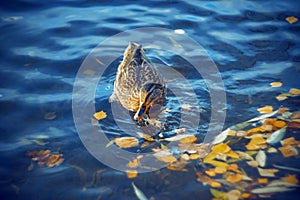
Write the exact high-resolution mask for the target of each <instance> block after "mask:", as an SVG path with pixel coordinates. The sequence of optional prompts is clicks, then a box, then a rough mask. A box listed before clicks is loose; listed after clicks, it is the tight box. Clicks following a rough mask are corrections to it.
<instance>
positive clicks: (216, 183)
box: [209, 181, 222, 188]
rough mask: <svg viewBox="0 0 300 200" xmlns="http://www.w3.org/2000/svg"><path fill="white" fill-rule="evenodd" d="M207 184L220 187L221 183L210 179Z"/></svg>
mask: <svg viewBox="0 0 300 200" xmlns="http://www.w3.org/2000/svg"><path fill="white" fill-rule="evenodd" d="M209 185H210V186H211V187H213V188H220V187H221V186H222V185H221V183H219V182H217V181H212V182H210V183H209Z"/></svg>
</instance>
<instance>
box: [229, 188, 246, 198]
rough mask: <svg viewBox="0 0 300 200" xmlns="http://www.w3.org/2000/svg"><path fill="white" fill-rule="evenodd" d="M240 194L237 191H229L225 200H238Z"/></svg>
mask: <svg viewBox="0 0 300 200" xmlns="http://www.w3.org/2000/svg"><path fill="white" fill-rule="evenodd" d="M241 195H242V193H241V192H240V191H239V190H236V189H235V190H231V191H229V192H227V193H226V196H227V199H229V200H239V199H240V197H241Z"/></svg>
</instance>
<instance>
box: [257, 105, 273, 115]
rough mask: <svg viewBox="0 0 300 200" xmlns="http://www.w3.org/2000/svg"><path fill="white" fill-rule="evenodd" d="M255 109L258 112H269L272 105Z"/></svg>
mask: <svg viewBox="0 0 300 200" xmlns="http://www.w3.org/2000/svg"><path fill="white" fill-rule="evenodd" d="M257 111H258V112H260V113H261V114H264V113H271V112H273V107H272V106H264V107H261V108H258V109H257Z"/></svg>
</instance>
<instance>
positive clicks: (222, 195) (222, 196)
mask: <svg viewBox="0 0 300 200" xmlns="http://www.w3.org/2000/svg"><path fill="white" fill-rule="evenodd" d="M210 193H211V194H212V195H213V196H214V197H216V198H217V199H220V200H221V199H227V196H226V193H225V192H221V191H219V190H216V189H213V188H210Z"/></svg>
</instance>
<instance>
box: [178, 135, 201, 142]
mask: <svg viewBox="0 0 300 200" xmlns="http://www.w3.org/2000/svg"><path fill="white" fill-rule="evenodd" d="M196 141H197V137H196V136H194V135H189V136H187V137H185V138H182V139H181V140H180V141H179V142H180V143H181V144H191V143H194V142H196Z"/></svg>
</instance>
